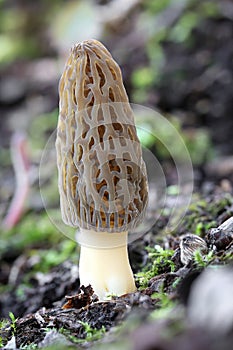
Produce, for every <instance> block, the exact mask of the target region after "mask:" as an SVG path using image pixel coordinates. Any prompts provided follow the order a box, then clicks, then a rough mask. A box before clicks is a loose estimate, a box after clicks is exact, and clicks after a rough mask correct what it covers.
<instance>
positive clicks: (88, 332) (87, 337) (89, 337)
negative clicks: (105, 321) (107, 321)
mask: <svg viewBox="0 0 233 350" xmlns="http://www.w3.org/2000/svg"><path fill="white" fill-rule="evenodd" d="M78 323H80V324H81V325H82V327H83V337H82V338H81V337H77V336H76V335H73V334H72V333H71V332H70V331H69V330H68V329H65V328H60V329H59V332H60V333H61V334H63V335H65V336H66V337H67V339H68V340H70V341H72V342H73V343H75V344H82V343H85V342H93V341H96V340H100V339H101V338H102V337H103V336H104V334H105V333H106V329H105V327H104V326H102V327H101V328H100V329H97V328H92V327H91V326H90V325H89V324H88V323H87V322H82V321H78Z"/></svg>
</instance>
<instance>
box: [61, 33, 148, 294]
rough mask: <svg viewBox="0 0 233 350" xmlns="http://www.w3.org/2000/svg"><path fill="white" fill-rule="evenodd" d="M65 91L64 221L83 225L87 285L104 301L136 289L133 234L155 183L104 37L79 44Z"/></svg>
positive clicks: (73, 51)
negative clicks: (150, 183)
mask: <svg viewBox="0 0 233 350" xmlns="http://www.w3.org/2000/svg"><path fill="white" fill-rule="evenodd" d="M59 94H60V105H59V107H60V113H59V121H58V129H57V140H56V150H57V165H58V177H59V179H58V184H59V193H60V203H61V212H62V219H63V221H64V222H65V223H66V224H67V225H70V226H73V227H79V228H80V231H79V234H78V241H79V243H80V245H81V252H80V262H79V271H80V283H81V284H84V285H88V284H91V285H92V287H93V288H94V290H95V292H96V293H97V294H98V296H99V297H100V298H104V297H105V295H106V294H109V293H113V294H116V295H121V294H124V293H128V292H133V291H135V288H136V287H135V282H134V278H133V273H132V270H131V267H130V264H129V260H128V252H127V233H128V231H129V229H131V230H132V229H133V228H134V227H136V226H137V225H138V224H139V223H140V222H141V221H142V219H143V217H144V212H145V208H146V204H147V201H148V184H147V174H146V167H145V163H144V161H143V159H142V150H141V145H140V142H139V140H138V137H137V133H136V128H135V123H134V115H133V112H132V109H131V107H130V104H129V102H128V97H127V94H126V91H125V88H124V85H123V82H122V75H121V71H120V68H119V66H118V64H117V63H116V62H115V61H114V60H113V58H112V56H111V54H110V53H109V51H108V50H107V49H106V48H105V47H104V46H103V45H102V44H101V43H100V42H98V41H96V40H87V41H84V42H82V43H79V44H77V45H75V46H74V47H73V48H72V49H71V54H70V57H69V58H68V61H67V63H66V66H65V69H64V72H63V74H62V77H61V80H60V85H59Z"/></svg>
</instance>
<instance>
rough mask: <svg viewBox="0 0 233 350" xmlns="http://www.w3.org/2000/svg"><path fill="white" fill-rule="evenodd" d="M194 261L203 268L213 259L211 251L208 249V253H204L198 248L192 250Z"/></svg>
mask: <svg viewBox="0 0 233 350" xmlns="http://www.w3.org/2000/svg"><path fill="white" fill-rule="evenodd" d="M193 257H194V262H195V264H196V265H197V267H199V268H204V267H206V266H207V265H209V264H210V263H211V261H212V260H213V259H214V253H213V251H210V252H209V253H208V254H206V255H204V254H202V253H201V251H200V250H199V249H197V250H196V251H195V252H194V255H193Z"/></svg>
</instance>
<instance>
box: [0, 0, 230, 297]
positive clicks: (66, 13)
mask: <svg viewBox="0 0 233 350" xmlns="http://www.w3.org/2000/svg"><path fill="white" fill-rule="evenodd" d="M88 38H95V39H98V40H100V41H102V42H103V43H104V44H105V45H106V47H107V48H108V49H109V50H110V52H111V53H112V55H113V57H114V59H115V60H116V61H117V62H118V63H119V65H120V67H121V69H122V74H123V79H124V83H125V87H126V90H127V92H128V95H129V99H130V101H131V102H132V103H138V104H142V105H144V106H148V107H151V108H153V109H156V110H157V111H159V112H160V113H162V114H163V115H164V116H165V117H166V118H167V119H168V120H169V121H170V122H171V123H172V124H173V125H174V126H175V128H176V129H177V130H178V132H179V133H180V134H181V136H182V137H183V139H184V140H185V143H186V145H187V148H188V150H189V152H190V155H191V158H192V162H193V166H194V175H195V189H196V190H200V191H203V190H204V191H206V192H208V191H209V192H210V191H211V189H212V188H213V186H214V184H216V183H217V184H218V185H219V186H222V188H223V189H224V190H225V191H229V192H231V191H232V187H231V184H232V181H233V155H232V151H233V137H232V135H233V117H232V110H233V96H232V95H233V77H232V74H233V70H232V68H233V40H232V38H233V2H232V1H231V0H211V1H210V0H209V1H208V0H175V1H174V0H156V1H155V0H127V1H126V0H93V1H91V0H86V1H84V0H79V1H69V0H53V1H46V0H37V1H29V0H17V1H16V0H7V1H6V0H0V218H1V227H2V228H1V231H0V254H1V259H2V260H1V261H2V264H1V267H0V283H2V286H1V287H0V288H2V290H4V288H6V282H7V281H8V277H9V271H10V267H9V265H8V262H11V261H14V259H15V258H16V257H18V256H19V252H20V251H21V250H22V249H24V247H27V249H28V254H29V255H31V256H32V257H33V249H35V248H36V249H37V250H41V251H40V256H39V257H38V256H37V257H36V258H34V260H33V259H32V262H31V264H32V266H33V269H34V271H36V270H37V269H38V270H41V269H42V270H44V271H46V269H48V268H49V267H51V266H55V265H57V264H58V263H59V262H62V261H63V260H65V259H66V257H67V256H71V255H72V252H74V251H75V249H76V246H75V244H74V243H73V242H72V241H70V240H67V241H64V240H62V239H61V235H58V234H57V231H56V228H55V227H54V226H53V225H52V224H51V223H50V221H49V220H48V217H47V214H46V212H45V211H44V207H43V203H42V201H41V196H40V192H39V175H38V174H39V164H40V160H41V156H42V152H43V149H44V147H45V145H46V143H47V140H48V138H49V136H50V135H51V133H52V132H53V131H54V129H55V128H56V124H57V117H58V82H59V78H60V75H61V72H62V70H63V67H64V64H65V61H66V59H67V56H68V53H69V49H70V47H71V46H72V45H73V44H74V43H76V42H79V41H82V40H85V39H88ZM149 127H150V130H151V132H152V133H154V134H156V130H154V129H153V123H152V124H151V125H150V126H149ZM164 133H165V135H166V130H165V131H164ZM167 137H169V135H167ZM141 141H142V143H143V144H144V145H145V146H146V147H148V148H149V149H151V150H152V151H153V153H154V154H155V155H156V156H157V158H158V159H159V160H160V162H161V163H162V165H163V166H164V169H165V173H166V174H167V177H168V179H167V181H168V182H167V183H168V185H173V184H175V176H174V173H173V170H172V169H173V168H172V161H171V159H170V155H169V154H168V153H167V152H166V149H165V148H164V147H163V146H162V145H161V144H160V143H159V142H157V141H156V140H155V139H154V138H151V137H150V134H148V135H143V137H142V139H141ZM47 165H48V166H47V167H46V169H47V172H45V174H43V176H42V180H41V181H42V184H43V188H44V191H45V192H46V196H47V200H48V203H49V205H50V208H51V210H53V208H57V204H58V195H57V175H56V173H55V172H54V169H53V168H50V164H49V162H48V164H47ZM16 183H18V189H17V186H16ZM17 191H18V193H17ZM13 199H14V200H13ZM12 200H13V203H12ZM10 203H11V207H10ZM10 208H11V210H10ZM12 208H13V209H14V210H13V211H12ZM54 210H55V209H54ZM56 215H58V216H59V215H60V213H59V212H58V211H56V210H55V212H54V216H56ZM55 245H56V248H55V249H53V246H54V247H55ZM47 247H50V249H49V251H46V253H44V249H45V248H47ZM32 248H33V249H32ZM58 252H60V254H58ZM25 283H26V282H25ZM0 291H1V289H0ZM19 293H20V292H19Z"/></svg>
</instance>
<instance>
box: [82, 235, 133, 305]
mask: <svg viewBox="0 0 233 350" xmlns="http://www.w3.org/2000/svg"><path fill="white" fill-rule="evenodd" d="M78 241H79V243H80V245H81V250H80V260H79V277H80V285H82V284H83V285H85V286H87V285H88V284H91V285H92V287H93V289H94V291H95V294H97V295H98V297H99V298H100V300H103V299H104V298H105V297H106V296H107V295H108V294H114V295H122V294H125V293H132V292H134V291H135V290H136V287H135V282H134V277H133V273H132V270H131V267H130V264H129V258H128V251H127V232H121V233H108V232H94V231H91V230H90V231H89V230H81V233H80V234H79V235H78ZM111 243H112V246H111Z"/></svg>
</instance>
